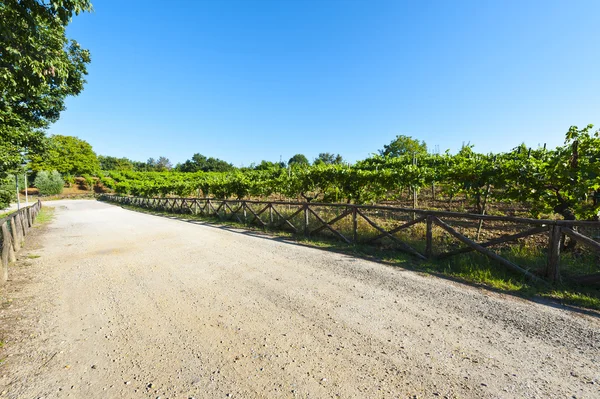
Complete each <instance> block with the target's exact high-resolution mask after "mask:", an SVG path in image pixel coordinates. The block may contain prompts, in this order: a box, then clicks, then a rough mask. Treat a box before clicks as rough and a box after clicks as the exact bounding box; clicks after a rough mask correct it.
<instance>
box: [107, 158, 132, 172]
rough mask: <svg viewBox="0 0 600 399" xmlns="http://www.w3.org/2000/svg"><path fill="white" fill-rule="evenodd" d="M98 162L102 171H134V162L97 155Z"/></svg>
mask: <svg viewBox="0 0 600 399" xmlns="http://www.w3.org/2000/svg"><path fill="white" fill-rule="evenodd" d="M98 161H99V162H100V169H102V170H122V171H124V170H134V162H133V161H132V160H130V159H128V158H117V157H111V156H104V155H98Z"/></svg>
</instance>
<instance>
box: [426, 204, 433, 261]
mask: <svg viewBox="0 0 600 399" xmlns="http://www.w3.org/2000/svg"><path fill="white" fill-rule="evenodd" d="M425 241H426V244H425V256H426V257H427V259H431V257H432V256H433V216H431V215H427V231H426V233H425Z"/></svg>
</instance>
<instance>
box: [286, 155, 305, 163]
mask: <svg viewBox="0 0 600 399" xmlns="http://www.w3.org/2000/svg"><path fill="white" fill-rule="evenodd" d="M309 164H310V162H308V158H306V156H305V155H303V154H296V155H294V156H293V157H291V158H290V160H289V161H288V165H309Z"/></svg>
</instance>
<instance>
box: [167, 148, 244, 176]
mask: <svg viewBox="0 0 600 399" xmlns="http://www.w3.org/2000/svg"><path fill="white" fill-rule="evenodd" d="M176 169H177V170H178V171H180V172H199V171H202V172H227V171H230V170H233V169H234V167H233V165H232V164H230V163H228V162H226V161H223V160H222V159H219V158H213V157H210V158H207V157H205V156H204V155H202V154H198V153H196V154H194V155H193V156H192V159H188V160H187V161H185V162H184V163H182V164H180V165H177V168H176Z"/></svg>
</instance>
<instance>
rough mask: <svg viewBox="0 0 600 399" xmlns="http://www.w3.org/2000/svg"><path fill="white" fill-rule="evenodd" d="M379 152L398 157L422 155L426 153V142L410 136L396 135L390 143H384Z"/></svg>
mask: <svg viewBox="0 0 600 399" xmlns="http://www.w3.org/2000/svg"><path fill="white" fill-rule="evenodd" d="M379 154H380V155H383V156H389V157H399V156H402V155H407V154H409V155H423V154H427V144H425V142H424V141H421V142H419V140H416V139H413V138H412V137H410V136H404V135H399V136H396V138H395V139H394V140H392V142H391V143H390V144H385V145H384V146H383V150H379Z"/></svg>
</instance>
